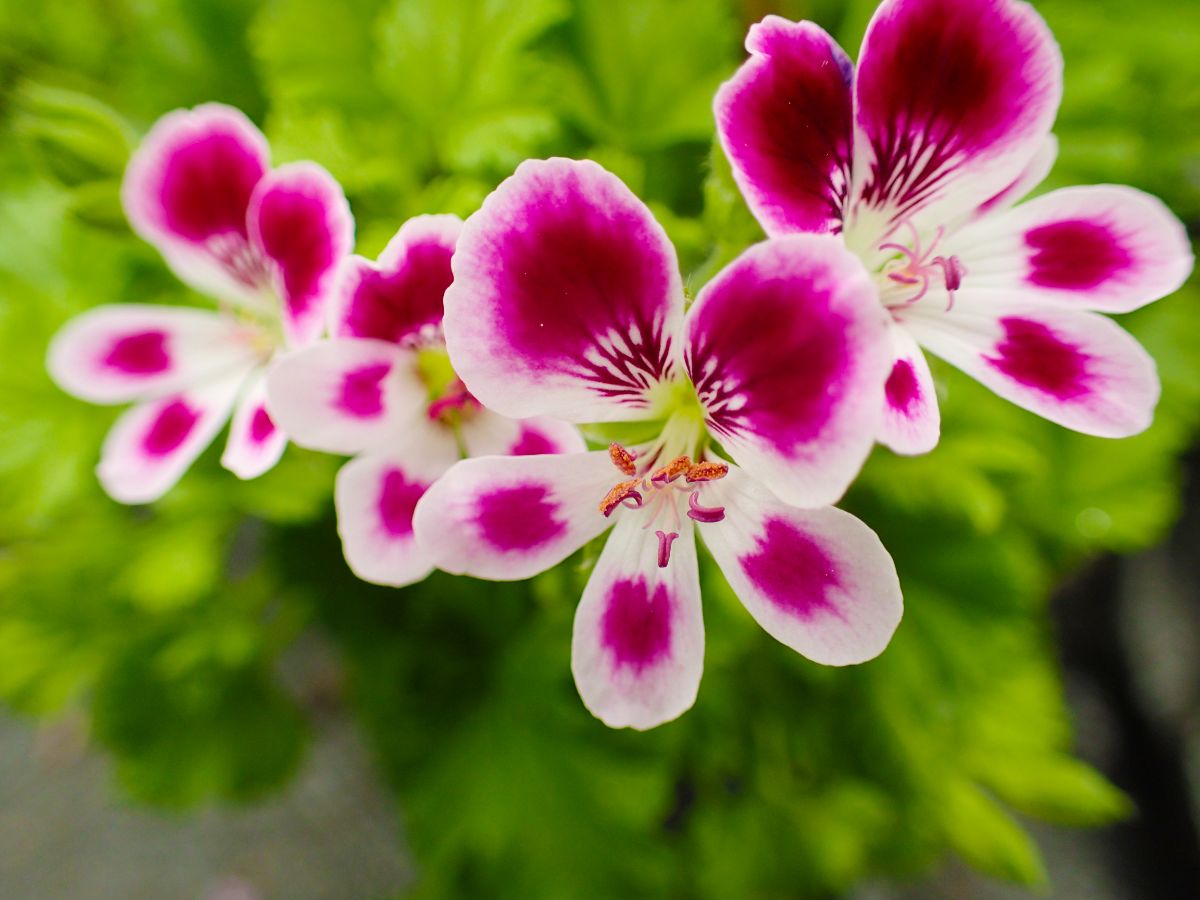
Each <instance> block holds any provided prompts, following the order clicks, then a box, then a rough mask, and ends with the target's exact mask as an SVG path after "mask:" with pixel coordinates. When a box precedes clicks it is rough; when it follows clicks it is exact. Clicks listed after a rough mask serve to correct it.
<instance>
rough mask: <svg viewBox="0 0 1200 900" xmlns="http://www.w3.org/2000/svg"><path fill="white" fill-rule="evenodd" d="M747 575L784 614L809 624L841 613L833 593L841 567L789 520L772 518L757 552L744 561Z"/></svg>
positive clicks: (768, 522)
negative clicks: (822, 616) (813, 619)
mask: <svg viewBox="0 0 1200 900" xmlns="http://www.w3.org/2000/svg"><path fill="white" fill-rule="evenodd" d="M740 562H741V565H742V569H743V570H744V571H745V573H746V576H747V577H748V578H749V579H750V580H751V582H753V583H754V586H755V587H757V588H758V589H759V590H760V591H761V592H762V594H763V596H764V597H766V598H767V599H768V600H770V601H771V603H772V604H773V605H774V606H775V607H776V608H778V609H779V610H780V611H782V612H785V613H787V614H789V615H792V616H795V617H796V618H798V619H803V620H805V621H808V620H810V619H812V618H814V617H815V616H818V615H823V614H833V615H837V616H839V618H840V613H839V611H838V608H837V606H836V605H835V604H834V602H833V600H832V599H831V598H830V597H829V592H830V591H831V590H832V589H835V588H837V587H838V586H839V585H840V583H841V582H840V579H839V577H838V571H837V566H836V565H835V564H834V562H833V560H832V559H830V557H829V556H828V555H827V554H826V553H825V551H824V550H823V549H822V548H821V546H820V544H818V543H817V542H816V541H815V540H813V539H812V538H811V537H809V536H808V535H807V534H805V533H804V532H803V531H801V530H800V529H799V528H797V527H796V526H795V525H793V524H792V523H791V522H788V521H787V520H785V519H768V520H767V522H766V528H765V530H764V532H763V534H762V536H761V537H760V538H759V539H758V546H757V550H756V552H754V553H752V554H750V555H748V556H744V557H742V558H741V560H740Z"/></svg>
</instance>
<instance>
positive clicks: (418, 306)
mask: <svg viewBox="0 0 1200 900" xmlns="http://www.w3.org/2000/svg"><path fill="white" fill-rule="evenodd" d="M453 255H454V247H453V246H448V245H447V244H446V243H444V242H442V241H436V240H429V241H423V242H421V243H417V244H413V245H411V246H410V247H408V248H407V250H406V252H405V256H404V260H403V265H402V267H401V268H400V269H399V270H398V271H392V272H389V271H379V270H377V269H375V268H373V267H371V266H370V265H369V264H367V263H361V262H358V261H357V260H356V263H357V265H358V268H357V271H356V273H355V274H354V275H353V276H351V278H352V284H353V287H352V288H351V292H350V296H349V298H348V301H347V304H346V312H345V324H344V331H345V333H346V334H348V335H352V336H354V337H369V338H378V339H379V340H383V341H394V342H397V343H398V342H400V341H401V340H403V339H404V338H406V337H410V336H414V335H419V334H420V333H421V332H422V330H424V329H426V328H429V327H436V326H439V325H441V323H442V298H443V297H444V296H445V294H446V288H448V287H450V284H451V282H452V281H453V280H454V274H453V272H451V270H450V258H451V257H452V256H453Z"/></svg>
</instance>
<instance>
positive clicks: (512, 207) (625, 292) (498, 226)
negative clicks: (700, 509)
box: [451, 160, 682, 406]
mask: <svg viewBox="0 0 1200 900" xmlns="http://www.w3.org/2000/svg"><path fill="white" fill-rule="evenodd" d="M489 204H494V205H495V206H497V207H499V206H500V205H501V204H505V205H506V206H507V208H506V209H505V210H504V217H503V218H501V217H500V216H495V215H492V209H491V206H490V205H489ZM489 204H485V206H484V208H483V210H481V211H480V213H478V214H477V215H478V216H480V217H481V218H480V219H479V220H478V221H479V224H477V225H476V226H475V227H474V228H473V229H471V230H470V231H469V232H468V234H469V236H470V238H471V241H470V245H469V246H467V247H466V248H465V249H464V244H463V242H461V241H460V244H459V250H458V253H457V254H456V256H455V270H456V272H458V270H459V267H460V265H461V266H462V267H463V269H464V270H465V269H468V267H471V268H478V269H482V270H484V271H486V279H487V280H486V282H485V283H484V285H483V288H484V290H485V291H486V295H484V296H483V297H481V298H480V301H477V302H482V301H484V300H486V302H487V303H488V304H489V305H494V312H492V313H491V315H493V316H494V321H495V323H496V327H497V329H498V330H499V331H500V335H499V336H500V337H501V339H502V340H501V342H500V344H499V345H498V347H499V348H504V349H497V353H507V354H509V355H511V356H512V364H513V365H516V366H519V367H520V368H523V369H526V370H531V371H535V372H537V371H546V372H553V371H558V372H565V373H569V374H571V375H574V376H577V377H580V378H582V379H584V380H585V381H587V382H589V383H590V385H591V387H592V390H594V391H595V392H596V393H597V394H599V395H601V396H604V397H610V398H613V399H617V400H620V401H624V402H627V403H629V404H631V405H633V406H644V405H645V397H644V394H645V390H646V389H647V388H648V387H650V386H651V385H653V384H655V383H656V382H658V381H661V380H663V379H665V378H667V377H668V376H669V375H670V373H671V370H672V352H671V342H672V339H673V335H671V334H669V333H667V332H666V329H665V327H664V326H665V322H666V318H667V316H668V315H669V314H670V313H671V312H672V311H673V309H674V308H675V306H676V304H680V305H681V302H682V297H681V296H680V295H679V294H678V293H677V292H678V286H677V283H678V273H677V270H676V266H677V262H676V258H675V255H674V251H673V248H672V247H671V245H670V243H669V241H667V239H666V237H665V235H664V234H663V232H662V229H661V227H660V226H659V225H658V224H657V222H655V221H654V219H653V217H652V216H651V214H650V211H649V210H648V209H647V208H646V207H645V206H644V205H643V204H642V202H641V201H640V200H638V198H637V197H636V196H634V195H633V194H632V192H630V191H629V189H628V188H627V187H626V186H625V185H624V184H622V183H621V182H620V181H619V180H618V179H617V178H616V177H615V176H614V175H611V174H610V173H608V172H606V171H604V170H603V169H601V168H600V167H599V166H597V165H596V164H595V163H591V162H588V161H567V160H549V161H531V162H525V163H523V164H522V165H521V167H520V168H519V169H518V170H517V173H516V174H515V175H513V176H512V178H510V179H509V180H508V181H507V182H505V184H504V185H501V187H500V188H499V189H498V190H497V192H496V193H495V194H493V195H492V198H490V200H489ZM460 255H461V256H462V258H463V262H462V263H461V264H460V262H459V258H460ZM467 287H468V288H472V287H474V285H473V284H468V285H467ZM455 290H456V289H452V290H451V293H452V294H453V293H454V291H455ZM505 345H507V347H505ZM509 348H511V349H509Z"/></svg>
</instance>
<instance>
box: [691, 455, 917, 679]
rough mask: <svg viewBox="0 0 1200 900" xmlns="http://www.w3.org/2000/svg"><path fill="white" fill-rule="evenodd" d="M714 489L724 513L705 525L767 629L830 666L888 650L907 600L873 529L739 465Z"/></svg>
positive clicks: (712, 547)
mask: <svg viewBox="0 0 1200 900" xmlns="http://www.w3.org/2000/svg"><path fill="white" fill-rule="evenodd" d="M711 487H712V488H713V493H714V495H715V502H718V503H720V504H722V505H723V506H724V507H725V519H724V520H723V521H721V522H717V523H714V524H711V525H703V526H701V527H700V528H699V529H698V530H699V532H700V534H701V536H702V537H703V538H704V543H705V545H706V546H707V547H708V549H709V551H710V552H711V553H712V555H713V559H715V560H716V562H717V565H719V566H720V567H721V571H722V572H724V573H725V578H726V579H727V580H728V581H729V586H730V587H731V588H733V591H734V593H735V594H737V596H738V598H739V599H740V600H741V601H742V604H743V605H744V606H745V607H746V609H747V610H748V611H749V612H750V615H752V616H753V617H754V619H755V621H757V622H758V624H759V625H761V626H762V627H763V629H764V630H765V631H766V632H767V633H768V634H770V635H771V636H772V637H774V638H775V639H776V640H778V641H780V642H782V643H784V644H786V645H787V646H789V647H791V648H792V649H793V650H795V651H796V652H798V653H801V654H803V655H804V656H806V657H808V658H809V659H811V660H813V661H814V662H818V663H823V664H824V665H830V666H844V665H850V664H852V663H860V662H864V661H866V660H868V659H872V658H874V657H875V656H878V655H879V654H880V653H882V652H883V650H884V648H885V647H887V645H888V642H889V641H890V640H891V637H892V634H893V633H894V632H895V630H896V626H897V625H899V623H900V617H901V615H902V613H903V610H904V601H903V597H902V595H901V592H900V581H899V578H898V577H897V576H896V567H895V565H894V564H893V563H892V558H891V556H889V555H888V552H887V550H886V549H884V546H883V544H881V543H880V542H879V538H878V537H876V535H875V532H873V531H872V530H871V529H870V528H868V527H867V526H866V525H864V524H863V523H862V522H860V521H859V520H858V519H856V518H855V517H854V516H852V515H850V514H849V513H846V512H842V511H841V510H840V509H835V508H833V507H824V508H820V509H797V508H795V507H793V506H788V505H786V504H784V503H781V502H780V501H779V500H777V499H776V498H774V497H773V496H771V494H770V493H769V492H768V491H766V490H764V489H763V488H762V486H761V485H759V484H757V483H756V482H755V481H754V479H752V478H750V477H749V476H748V475H746V474H745V473H742V472H740V471H738V470H737V469H736V468H731V469H730V472H729V474H728V476H726V477H725V478H724V479H723V480H721V481H719V482H716V483H715V484H713V485H711Z"/></svg>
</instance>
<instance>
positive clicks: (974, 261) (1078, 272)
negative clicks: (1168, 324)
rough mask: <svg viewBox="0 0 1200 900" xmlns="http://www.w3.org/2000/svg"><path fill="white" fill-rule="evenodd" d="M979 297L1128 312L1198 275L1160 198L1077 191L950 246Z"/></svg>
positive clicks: (1112, 188)
mask: <svg viewBox="0 0 1200 900" xmlns="http://www.w3.org/2000/svg"><path fill="white" fill-rule="evenodd" d="M946 252H947V253H955V254H957V255H958V256H959V257H960V258H961V259H962V262H963V264H964V265H965V267H966V270H967V275H966V277H965V278H964V280H963V284H964V286H965V287H968V288H969V289H970V290H971V292H972V293H973V294H980V293H982V292H987V293H992V292H995V293H996V294H997V295H998V296H999V295H1003V296H1017V295H1020V296H1022V297H1025V298H1028V299H1030V300H1033V299H1037V298H1040V299H1044V300H1047V301H1050V302H1053V303H1058V304H1065V305H1067V306H1069V307H1074V308H1076V309H1095V310H1099V311H1101V312H1128V311H1129V310H1132V309H1137V308H1138V307H1139V306H1144V305H1145V304H1147V303H1150V302H1151V301H1153V300H1157V299H1158V298H1160V297H1163V296H1165V295H1167V294H1170V293H1172V292H1173V291H1175V290H1177V289H1178V288H1179V287H1180V285H1182V284H1183V282H1184V281H1185V280H1186V279H1187V277H1188V275H1189V274H1190V273H1191V271H1192V263H1193V259H1192V247H1191V242H1190V241H1189V240H1188V236H1187V231H1186V229H1184V227H1183V223H1181V222H1180V221H1179V220H1178V219H1176V218H1175V216H1174V215H1172V214H1171V211H1170V210H1169V209H1167V207H1166V206H1164V205H1163V203H1162V201H1160V200H1158V199H1157V198H1155V197H1152V196H1150V195H1149V194H1144V193H1142V192H1141V191H1138V190H1135V189H1134V188H1130V187H1123V186H1116V185H1098V186H1095V187H1071V188H1064V189H1063V190H1058V191H1053V192H1051V193H1049V194H1044V195H1043V196H1041V197H1038V198H1036V199H1034V200H1031V201H1029V202H1028V203H1023V204H1021V205H1020V206H1018V207H1016V208H1015V209H1012V210H1009V211H1008V212H1007V213H1005V214H1003V215H999V216H995V217H988V218H986V219H983V220H981V221H979V222H978V223H977V224H975V225H973V226H971V227H970V228H967V229H964V230H963V231H962V232H960V233H959V234H957V235H955V236H954V238H953V241H952V243H951V244H948V245H947V248H946Z"/></svg>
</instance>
